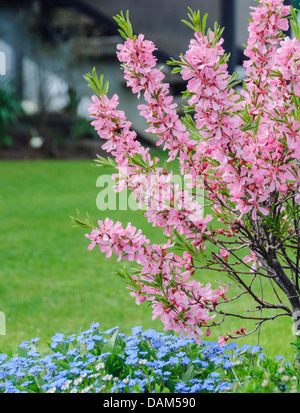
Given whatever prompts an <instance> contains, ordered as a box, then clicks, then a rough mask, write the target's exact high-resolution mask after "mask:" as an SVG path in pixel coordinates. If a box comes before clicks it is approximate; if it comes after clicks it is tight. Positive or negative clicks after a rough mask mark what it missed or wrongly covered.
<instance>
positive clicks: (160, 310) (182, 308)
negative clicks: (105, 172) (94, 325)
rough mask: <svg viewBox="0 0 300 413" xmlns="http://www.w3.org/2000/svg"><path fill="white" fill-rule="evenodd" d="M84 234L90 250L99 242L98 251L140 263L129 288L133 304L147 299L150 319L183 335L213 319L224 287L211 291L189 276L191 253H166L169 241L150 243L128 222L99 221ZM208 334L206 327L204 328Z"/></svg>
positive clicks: (192, 333) (194, 332)
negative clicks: (88, 241)
mask: <svg viewBox="0 0 300 413" xmlns="http://www.w3.org/2000/svg"><path fill="white" fill-rule="evenodd" d="M98 225H99V227H98V228H94V229H93V230H92V232H91V233H90V234H86V237H87V238H88V239H90V240H91V243H90V245H89V250H92V249H93V248H94V247H95V246H96V245H98V247H99V249H100V251H101V252H103V253H105V254H106V257H110V256H111V255H112V253H114V254H115V255H117V256H118V261H120V260H122V259H123V260H129V261H136V263H137V264H139V265H140V266H141V270H140V276H139V277H138V276H136V275H133V276H132V277H131V283H130V286H129V287H128V288H129V289H130V290H132V291H131V293H130V294H131V295H132V296H133V297H135V299H136V303H137V304H138V305H139V304H140V303H142V302H144V301H145V300H148V301H150V302H151V303H152V308H153V317H152V318H153V319H155V318H157V317H160V318H161V320H162V322H163V324H164V326H165V330H174V331H179V332H180V333H181V334H182V335H184V334H185V333H187V335H188V336H189V337H195V338H196V339H197V340H198V341H199V340H200V338H199V336H200V335H202V334H203V332H202V330H201V327H202V326H206V325H207V322H208V321H209V320H211V319H212V318H214V315H211V312H212V310H213V308H214V306H215V305H216V304H217V302H218V300H219V298H220V297H221V298H223V299H226V298H225V295H224V294H225V293H226V291H227V289H224V288H223V287H220V288H219V289H215V290H212V289H211V285H210V284H207V285H206V286H203V284H201V283H199V282H197V281H195V280H193V279H190V278H191V276H192V275H193V274H194V272H195V269H194V264H193V258H192V256H191V254H189V253H188V252H184V253H183V256H182V257H181V256H179V255H175V254H174V253H173V252H169V250H170V249H171V247H172V246H173V244H171V242H170V240H169V241H168V242H167V244H163V245H156V244H152V245H150V243H149V240H148V239H147V238H146V237H145V235H143V234H142V231H141V230H136V228H135V227H134V226H132V225H131V224H130V223H128V225H127V226H126V228H123V226H122V224H121V223H120V222H116V223H114V222H113V221H112V220H110V219H109V218H106V219H105V221H104V222H103V221H101V220H100V221H98ZM207 334H209V330H207Z"/></svg>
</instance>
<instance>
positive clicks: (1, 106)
mask: <svg viewBox="0 0 300 413" xmlns="http://www.w3.org/2000/svg"><path fill="white" fill-rule="evenodd" d="M20 115H21V106H20V103H19V100H18V99H17V97H16V95H15V93H14V92H13V91H12V90H11V89H10V88H9V87H8V85H7V84H6V83H4V82H0V148H1V147H3V146H10V145H12V144H13V141H12V138H11V136H10V135H9V127H11V126H15V124H16V122H17V120H18V117H19V116H20Z"/></svg>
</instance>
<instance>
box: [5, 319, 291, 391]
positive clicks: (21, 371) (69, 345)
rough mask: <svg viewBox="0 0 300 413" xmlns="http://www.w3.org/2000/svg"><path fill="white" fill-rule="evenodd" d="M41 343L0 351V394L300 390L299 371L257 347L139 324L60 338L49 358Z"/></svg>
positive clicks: (94, 326)
mask: <svg viewBox="0 0 300 413" xmlns="http://www.w3.org/2000/svg"><path fill="white" fill-rule="evenodd" d="M38 341H39V339H38V338H34V339H32V340H30V341H27V342H25V341H24V342H22V343H21V345H20V346H19V349H18V354H17V355H11V356H8V355H6V354H3V353H2V354H0V392H3V393H44V392H47V393H223V392H250V393H251V392H255V393H260V392H266V393H269V392H273V393H281V392H299V377H298V379H297V370H296V366H295V365H294V364H292V363H290V362H289V363H288V362H285V361H284V359H283V358H281V357H277V359H276V358H275V359H274V360H273V359H271V358H268V357H266V355H265V354H264V353H263V352H262V348H261V347H259V346H257V345H255V346H252V347H251V346H249V345H244V346H242V347H238V346H237V345H236V344H235V343H233V342H232V343H230V344H226V345H224V346H222V347H221V346H220V345H219V344H218V343H215V342H202V343H201V345H200V346H199V345H198V344H197V343H196V341H195V339H188V338H183V339H182V338H180V337H176V336H174V335H170V334H165V333H159V332H156V331H155V330H152V329H149V330H146V331H143V330H142V328H141V327H135V328H133V329H132V332H131V335H128V336H126V335H125V334H122V333H121V332H119V329H118V327H115V328H112V329H109V330H106V331H104V332H100V331H99V324H98V323H93V324H92V325H91V327H90V328H89V330H87V331H84V332H82V333H80V334H77V335H76V334H72V335H70V336H66V335H64V334H61V333H57V334H55V335H54V336H53V337H52V342H51V343H49V347H50V349H51V350H52V352H51V353H49V354H46V355H42V354H41V353H40V352H39V350H38ZM250 378H251V380H250ZM297 380H298V382H297ZM297 386H298V387H297Z"/></svg>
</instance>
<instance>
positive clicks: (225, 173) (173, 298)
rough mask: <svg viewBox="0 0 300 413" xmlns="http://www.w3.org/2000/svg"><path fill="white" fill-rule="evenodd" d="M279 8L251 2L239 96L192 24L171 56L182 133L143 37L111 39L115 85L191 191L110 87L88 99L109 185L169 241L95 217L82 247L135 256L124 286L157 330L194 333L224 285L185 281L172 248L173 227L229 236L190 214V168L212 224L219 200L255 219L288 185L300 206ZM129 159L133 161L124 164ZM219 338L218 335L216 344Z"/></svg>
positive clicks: (298, 126) (298, 50)
mask: <svg viewBox="0 0 300 413" xmlns="http://www.w3.org/2000/svg"><path fill="white" fill-rule="evenodd" d="M289 11H290V8H289V6H285V5H284V2H283V0H268V1H267V0H260V2H259V4H258V7H256V8H254V11H253V13H252V14H251V17H252V21H251V22H250V25H249V39H248V43H247V47H246V50H245V55H246V56H247V58H248V60H246V61H245V64H244V65H245V68H246V76H247V78H246V81H245V90H242V91H241V92H240V93H239V92H238V91H236V90H235V88H234V87H233V86H232V83H231V80H232V78H231V76H230V75H229V73H228V70H227V63H226V61H227V60H226V58H227V57H226V54H225V51H224V49H223V47H222V42H223V40H222V39H221V38H219V37H218V33H217V32H216V31H215V32H213V31H210V32H208V33H207V34H205V33H202V32H196V33H195V35H194V38H193V39H192V40H191V41H190V44H189V47H188V50H187V51H186V53H185V55H184V57H183V58H182V59H181V61H180V62H179V65H180V73H181V75H182V78H183V79H184V80H185V81H186V82H187V92H188V94H187V96H188V104H189V105H190V107H191V108H193V110H194V113H193V118H192V119H193V127H194V129H192V131H190V129H189V128H188V127H187V122H186V123H185V122H183V121H182V120H181V119H180V117H179V115H178V113H177V104H176V103H174V101H173V97H172V96H171V95H170V94H169V85H168V84H167V83H164V78H165V76H164V74H163V73H162V71H161V70H158V69H157V68H156V63H157V59H156V58H155V55H154V52H155V50H156V48H155V45H154V44H153V42H151V41H149V40H146V39H145V37H144V36H143V35H142V34H140V35H139V36H137V37H136V36H132V38H127V40H126V41H125V42H124V44H120V45H118V46H117V57H118V59H119V61H120V62H121V63H122V66H123V68H124V76H125V80H126V82H127V86H128V87H130V88H131V89H132V92H133V93H135V94H137V96H138V97H140V95H141V94H143V97H144V99H145V104H142V105H139V106H138V108H139V110H140V114H141V115H142V116H143V117H144V118H145V119H146V120H147V123H148V125H149V127H148V129H147V132H149V133H152V134H155V135H156V136H157V137H158V143H157V144H158V145H163V148H164V149H166V150H168V152H169V159H168V160H169V161H172V160H174V159H175V158H176V157H178V158H179V161H180V166H181V173H182V174H187V173H189V174H190V175H191V177H192V180H193V184H192V186H191V188H190V189H191V191H188V190H183V189H182V188H180V187H179V186H178V185H177V184H173V183H172V182H171V181H172V177H173V176H172V173H168V172H167V171H165V170H164V169H163V168H161V167H158V161H159V160H158V159H154V160H153V159H151V156H150V153H149V150H148V149H145V148H144V147H143V146H142V145H141V144H140V143H139V142H138V140H137V135H136V133H135V132H134V131H132V130H131V129H130V128H131V123H130V122H129V121H127V120H126V117H125V114H124V112H123V111H121V110H118V108H117V107H118V103H119V102H118V96H117V95H114V96H113V97H112V98H111V99H109V98H108V97H107V96H106V95H103V96H100V97H96V96H94V97H93V98H92V99H93V102H94V103H93V104H92V105H91V107H90V113H91V116H92V118H93V122H92V124H93V126H94V127H95V129H96V130H97V132H98V134H99V136H100V137H101V138H102V139H105V141H106V142H105V143H104V145H103V149H105V150H106V151H107V152H108V153H111V154H112V155H113V156H114V157H115V160H116V163H117V165H118V166H117V168H118V169H119V171H125V172H124V173H123V175H122V176H121V179H120V180H119V181H118V189H119V190H121V189H122V188H123V187H125V186H128V187H129V188H130V189H131V190H132V191H134V192H135V194H136V196H137V200H138V203H139V205H140V206H145V209H146V212H145V216H146V218H147V219H148V221H149V222H151V223H152V225H154V226H158V227H160V228H162V229H163V231H164V234H165V235H166V236H167V237H168V238H169V240H168V242H167V243H166V244H163V245H156V244H153V245H151V244H150V242H149V240H147V239H146V237H145V236H144V235H143V234H142V232H141V231H140V230H138V231H137V230H136V228H135V227H133V226H131V224H128V226H127V227H126V228H125V229H124V228H123V226H122V225H121V224H120V223H119V222H117V223H115V224H114V223H113V222H112V221H111V220H109V219H106V220H105V221H104V222H103V221H99V228H95V229H94V230H93V231H92V232H91V234H87V235H86V236H87V237H88V238H89V239H90V240H91V244H90V246H89V248H90V249H92V248H93V247H94V246H95V245H98V246H99V248H100V250H101V251H102V252H104V253H105V254H106V255H107V256H110V255H111V254H112V253H114V254H116V255H117V256H118V260H121V259H126V260H129V261H132V260H134V261H136V262H137V264H138V265H139V266H140V274H139V275H133V276H131V277H130V288H131V290H132V291H131V295H133V296H134V297H135V299H136V303H137V304H140V303H141V302H143V301H146V300H147V301H150V302H151V303H152V308H153V318H156V317H161V319H162V321H163V323H164V325H165V329H166V330H169V329H172V330H175V331H180V332H181V333H182V334H184V333H187V334H188V335H189V336H195V337H197V340H198V339H199V337H200V335H201V334H203V333H202V330H201V327H203V326H204V327H207V324H208V321H210V320H211V319H212V318H213V317H214V316H213V315H212V311H213V310H214V309H215V307H216V305H217V303H218V300H219V299H220V298H222V299H226V297H225V293H226V292H227V288H225V289H224V288H222V287H220V288H219V289H216V290H213V289H212V288H211V285H210V284H207V285H205V286H204V285H203V284H201V283H199V282H197V281H195V280H194V279H193V278H192V277H193V276H194V274H195V271H196V266H195V265H194V263H193V258H192V256H191V255H190V253H189V252H187V251H185V252H184V253H183V255H182V257H181V256H179V255H175V254H174V253H173V252H172V247H173V241H174V239H175V237H174V235H175V232H176V233H178V234H179V235H181V236H183V237H184V239H185V242H186V243H190V245H191V247H192V248H194V247H196V249H197V250H198V251H199V250H200V249H201V252H203V251H205V245H204V244H205V240H206V239H207V238H210V239H213V240H214V241H215V243H216V244H218V242H217V241H218V236H219V235H220V236H221V235H225V234H226V235H228V236H231V235H232V234H234V229H233V227H232V225H230V224H229V228H228V230H220V232H217V231H215V230H211V229H208V224H209V223H210V222H211V221H212V219H213V217H212V215H210V214H207V215H206V216H203V215H202V212H203V211H202V208H201V206H199V205H198V204H197V201H196V199H195V197H194V195H193V194H192V190H193V189H195V186H196V187H197V185H198V178H199V177H202V178H203V181H204V189H205V194H206V198H207V199H209V201H210V202H211V204H212V205H213V207H212V210H213V212H215V213H216V215H217V216H219V220H221V221H222V220H223V218H222V216H223V215H222V214H223V212H222V211H223V210H224V208H225V209H226V208H228V210H232V214H233V215H234V216H235V217H238V219H237V221H239V220H242V219H243V216H244V215H247V217H248V218H249V219H252V220H261V219H262V218H263V217H264V216H267V215H268V214H269V212H270V210H269V205H270V197H271V196H272V195H273V194H274V193H277V194H278V196H279V197H281V196H285V195H287V194H288V193H289V191H295V192H296V194H297V195H296V197H295V200H296V202H298V203H300V170H299V166H298V163H299V160H300V146H299V144H298V140H299V139H298V138H299V133H300V123H299V114H298V109H297V108H296V104H295V101H293V98H296V99H298V97H299V92H300V78H299V74H300V73H299V69H300V63H299V62H300V41H299V40H298V39H296V38H294V39H290V38H288V37H286V38H284V36H283V34H282V30H286V29H287V28H288V15H289ZM287 97H288V99H289V103H290V104H289V105H287V104H286V100H287ZM298 104H300V102H299V99H298ZM195 130H196V131H197V133H195ZM191 137H193V139H192V138H191ZM135 156H139V157H140V159H142V161H143V162H144V166H143V162H140V163H135V162H134V157H135ZM149 181H150V185H149ZM229 221H230V219H229ZM225 223H226V222H225ZM219 247H220V248H219V254H216V256H215V257H216V259H217V260H219V261H220V262H223V263H224V262H225V263H227V262H228V260H230V258H231V256H230V254H229V251H228V250H227V249H225V248H223V247H222V246H220V245H219ZM243 262H244V263H245V264H246V265H247V264H248V263H250V265H251V267H250V266H249V269H250V271H255V270H256V268H257V266H259V265H260V261H259V259H258V257H257V256H256V254H255V253H254V252H251V255H247V256H245V257H244V259H243ZM237 331H238V330H237ZM244 333H245V332H244V330H243V331H242V330H239V334H244ZM207 334H209V329H208V330H207ZM229 337H230V335H227V336H226V337H221V338H220V343H221V344H224V343H225V342H226V341H227V340H228V339H229ZM199 340H200V339H199Z"/></svg>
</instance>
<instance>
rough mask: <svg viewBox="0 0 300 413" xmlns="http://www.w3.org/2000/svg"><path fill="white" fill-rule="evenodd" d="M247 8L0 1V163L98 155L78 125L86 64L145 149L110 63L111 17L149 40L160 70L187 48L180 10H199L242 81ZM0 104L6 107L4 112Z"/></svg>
mask: <svg viewBox="0 0 300 413" xmlns="http://www.w3.org/2000/svg"><path fill="white" fill-rule="evenodd" d="M253 5H255V1H254V0H239V1H236V0H226V1H222V0H212V1H211V0H184V1H182V0H165V1H160V0H151V1H150V0H143V1H135V0H109V1H108V0H23V1H17V0H2V1H1V5H0V51H2V53H3V54H4V56H5V60H6V62H5V66H6V67H5V75H4V76H3V75H2V76H1V77H0V79H1V83H0V99H1V100H2V101H1V103H0V104H1V113H0V116H1V117H0V122H1V123H0V127H1V128H2V131H1V133H0V149H1V150H0V157H1V158H3V157H6V158H7V157H14V158H16V157H26V158H33V157H35V158H36V157H55V158H61V157H64V158H65V157H72V156H73V157H74V156H77V157H78V156H90V155H91V154H94V153H95V151H97V150H98V152H99V150H100V149H99V147H100V146H101V145H100V143H99V140H98V139H96V141H95V138H96V136H95V134H94V132H93V130H92V129H91V128H90V125H89V123H88V122H86V119H87V117H88V115H87V108H88V105H89V103H90V91H91V90H90V89H89V88H88V87H87V84H86V81H85V80H84V79H83V75H84V74H86V73H88V72H90V71H91V70H92V68H93V66H95V67H96V68H97V72H98V73H99V74H104V76H105V79H106V80H108V81H109V82H110V86H111V91H113V92H115V93H118V94H119V96H120V102H121V105H123V106H124V107H126V113H127V116H128V118H129V119H130V120H131V121H132V122H133V125H134V127H135V129H136V131H137V132H138V133H139V136H140V139H143V140H147V141H148V142H150V143H152V139H153V138H152V137H150V136H147V135H145V132H144V129H145V124H144V122H143V120H142V119H141V118H140V117H139V116H138V112H137V109H136V97H135V96H132V94H131V92H130V91H128V90H127V89H126V87H125V83H124V80H123V76H122V72H121V71H120V64H119V62H118V61H117V59H116V45H117V43H119V42H120V40H121V38H120V36H119V34H118V31H117V27H116V24H115V21H114V20H113V16H114V15H116V14H118V13H120V11H121V10H122V11H124V12H126V10H129V12H130V19H131V21H132V24H133V28H134V30H135V33H137V34H138V33H143V34H144V35H145V36H146V37H147V38H148V39H151V40H153V41H154V43H155V44H156V45H157V48H158V52H157V57H158V59H159V61H160V62H161V63H162V64H164V63H165V62H166V61H167V60H169V59H170V57H173V58H175V59H177V58H178V57H179V55H180V53H184V52H185V50H186V49H187V46H188V43H189V40H190V38H191V36H192V33H191V30H190V29H189V28H188V27H187V26H185V25H184V24H183V23H182V22H181V19H186V18H187V12H188V7H191V8H192V9H193V10H198V9H200V12H201V15H202V16H203V15H204V14H205V13H208V26H209V27H213V24H214V22H215V21H217V22H219V24H220V25H221V26H225V31H224V40H225V42H224V46H225V49H226V51H227V52H229V53H231V60H230V64H229V70H230V72H233V71H234V70H239V71H240V72H241V76H242V67H241V64H242V58H243V56H242V50H243V44H245V43H246V42H247V34H248V32H247V23H248V21H247V18H248V17H249V12H250V10H249V7H250V6H253ZM164 71H165V74H166V77H167V81H168V82H170V84H171V92H172V93H173V94H174V96H175V98H176V99H180V96H181V95H180V92H181V91H182V90H183V87H184V84H183V83H182V81H181V77H180V75H178V76H174V75H172V76H170V69H169V68H168V67H167V66H166V65H165V66H164ZM5 105H6V107H7V108H8V107H10V108H11V110H10V111H9V114H6V109H5V108H4V107H5ZM6 127H7V128H6ZM4 129H5V130H4ZM32 138H33V139H32ZM38 138H39V139H38Z"/></svg>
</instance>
